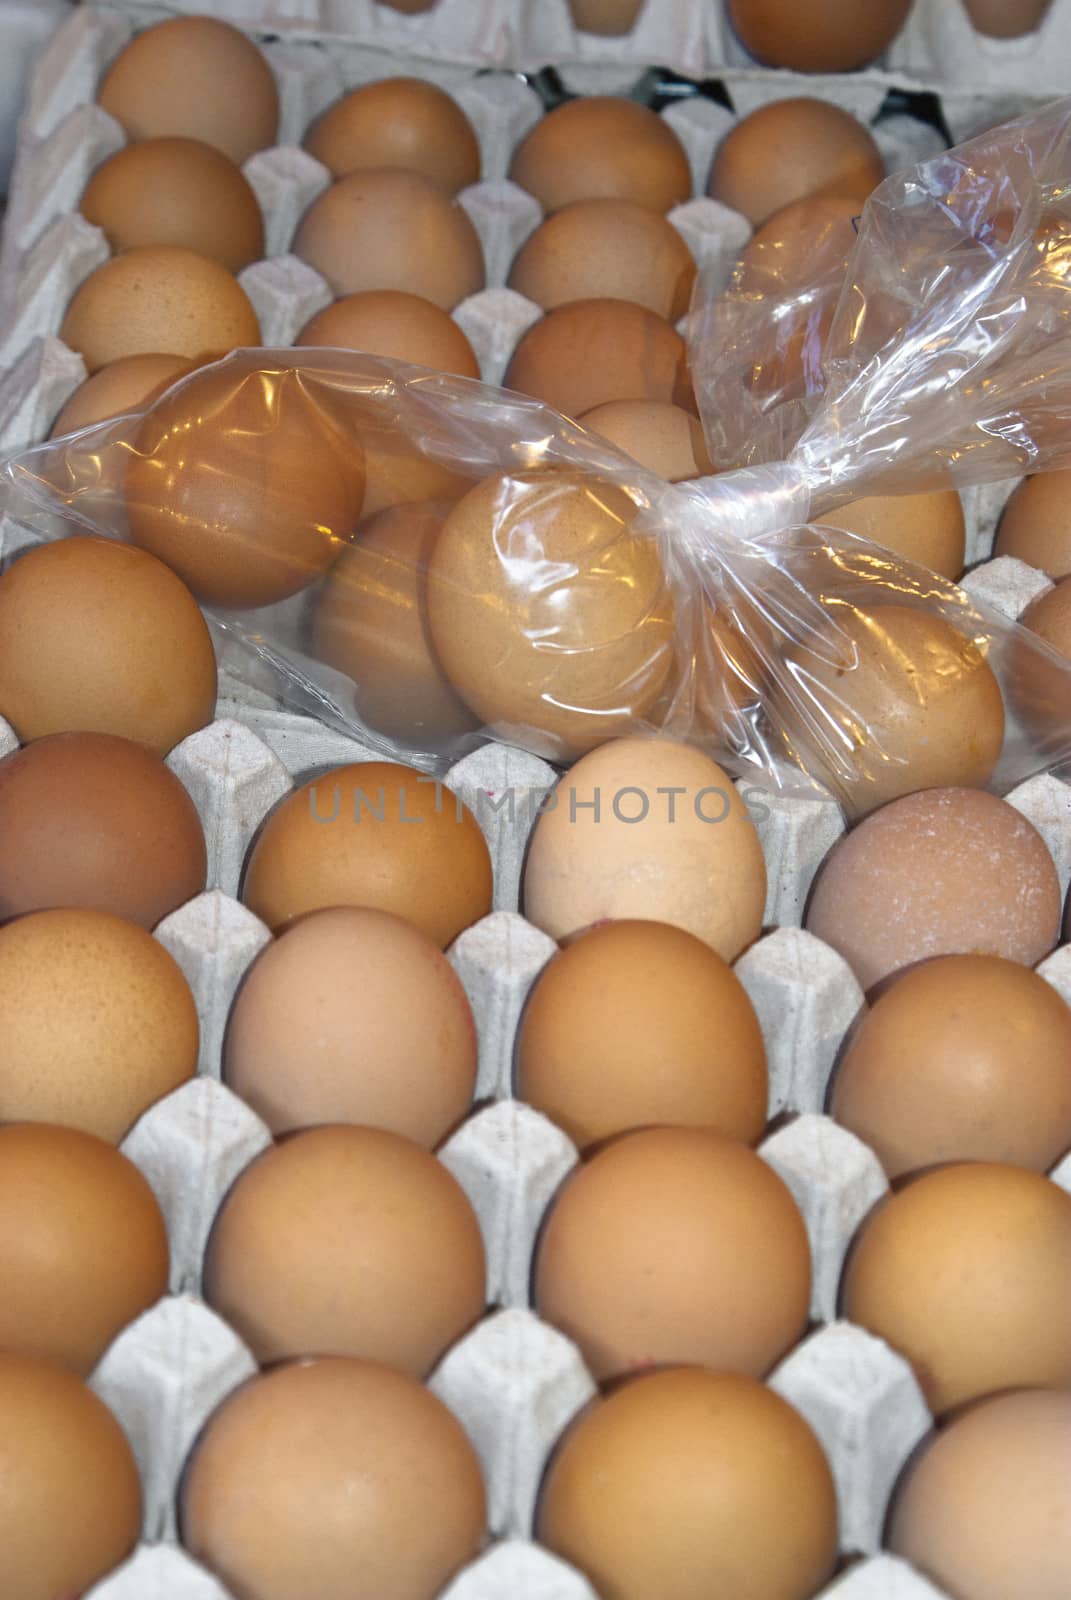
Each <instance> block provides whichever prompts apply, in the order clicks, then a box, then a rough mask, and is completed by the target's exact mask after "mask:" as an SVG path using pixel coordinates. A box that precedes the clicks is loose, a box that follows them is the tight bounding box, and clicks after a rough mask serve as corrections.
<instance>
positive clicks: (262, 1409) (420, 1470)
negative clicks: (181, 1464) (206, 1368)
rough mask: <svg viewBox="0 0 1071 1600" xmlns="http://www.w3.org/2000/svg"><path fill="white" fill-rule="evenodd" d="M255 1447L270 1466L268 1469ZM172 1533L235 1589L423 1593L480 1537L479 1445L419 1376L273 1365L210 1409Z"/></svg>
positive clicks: (427, 1597)
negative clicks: (357, 1586) (175, 1530)
mask: <svg viewBox="0 0 1071 1600" xmlns="http://www.w3.org/2000/svg"><path fill="white" fill-rule="evenodd" d="M266 1461H270V1462H271V1463H272V1470H271V1471H270V1472H266V1471H265V1470H264V1465H265V1462H266ZM181 1521H182V1538H183V1542H184V1544H185V1545H186V1547H187V1549H188V1550H189V1551H190V1552H191V1554H193V1555H194V1556H195V1557H196V1558H197V1559H198V1560H199V1561H202V1562H204V1564H205V1565H206V1566H207V1567H209V1568H210V1569H211V1570H212V1571H213V1572H216V1573H218V1574H219V1575H220V1577H221V1578H222V1579H223V1581H224V1582H225V1583H226V1584H227V1586H228V1589H229V1590H230V1592H231V1593H233V1594H236V1595H237V1594H241V1595H243V1596H244V1597H245V1600H291V1597H292V1596H294V1595H297V1594H302V1595H308V1596H310V1600H311V1596H313V1595H315V1596H316V1600H352V1597H353V1594H354V1581H355V1580H354V1575H355V1574H359V1575H360V1577H359V1582H360V1586H361V1592H362V1593H363V1594H364V1595H365V1596H367V1600H432V1596H434V1595H437V1594H439V1593H440V1592H441V1590H442V1587H443V1585H444V1584H445V1583H446V1582H447V1581H448V1579H449V1578H450V1577H451V1576H452V1574H453V1573H454V1572H455V1571H456V1570H457V1568H459V1567H461V1566H463V1565H464V1564H465V1563H466V1562H468V1561H470V1560H473V1559H474V1558H475V1557H476V1556H477V1555H478V1554H479V1550H480V1546H481V1544H482V1543H483V1539H484V1530H485V1527H486V1522H487V1507H486V1500H485V1495H484V1487H483V1479H482V1477H481V1474H480V1465H479V1461H478V1460H477V1457H476V1452H475V1451H474V1450H473V1448H472V1446H471V1444H470V1443H469V1441H468V1439H467V1438H466V1436H465V1433H464V1430H463V1429H462V1427H461V1424H460V1423H459V1422H458V1421H457V1420H456V1419H455V1417H454V1416H453V1414H452V1413H451V1412H449V1411H448V1410H447V1409H446V1407H445V1406H444V1405H443V1403H442V1401H441V1400H438V1399H437V1398H436V1397H435V1395H433V1394H432V1393H431V1392H430V1390H428V1389H425V1388H424V1387H423V1385H422V1384H419V1383H414V1381H413V1380H412V1378H407V1377H405V1376H404V1375H403V1374H402V1373H400V1372H391V1371H389V1370H388V1369H386V1368H385V1367H378V1366H375V1365H374V1364H373V1363H371V1362H366V1361H347V1360H334V1361H332V1360H327V1361H308V1362H301V1363H299V1364H297V1365H294V1366H287V1367H282V1368H279V1369H278V1370H276V1371H275V1372H271V1373H268V1374H267V1376H266V1377H260V1378H254V1379H253V1381H252V1382H251V1383H247V1384H244V1385H243V1386H242V1387H241V1388H240V1389H238V1390H237V1391H236V1392H235V1393H234V1394H232V1395H230V1396H229V1397H228V1398H227V1399H226V1400H225V1401H224V1402H223V1404H222V1405H221V1406H220V1408H219V1409H218V1410H217V1411H216V1412H215V1414H214V1415H213V1416H212V1417H211V1418H210V1419H209V1423H208V1426H207V1428H206V1429H205V1431H204V1432H203V1433H202V1434H201V1436H200V1438H199V1440H198V1441H197V1444H196V1445H195V1447H194V1452H193V1455H192V1457H191V1460H190V1464H189V1467H188V1470H187V1473H186V1477H185V1481H184V1483H183V1486H182V1497H181Z"/></svg>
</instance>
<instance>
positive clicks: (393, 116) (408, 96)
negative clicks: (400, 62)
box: [305, 77, 480, 194]
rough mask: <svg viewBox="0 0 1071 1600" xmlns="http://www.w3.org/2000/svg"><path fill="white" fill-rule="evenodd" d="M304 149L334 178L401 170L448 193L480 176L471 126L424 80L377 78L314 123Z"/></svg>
mask: <svg viewBox="0 0 1071 1600" xmlns="http://www.w3.org/2000/svg"><path fill="white" fill-rule="evenodd" d="M305 149H306V150H307V151H308V152H309V154H310V155H313V156H315V157H316V159H317V161H322V162H323V164H324V166H325V167H327V168H328V169H329V171H330V172H331V173H332V174H333V175H334V176H335V177H336V178H342V177H345V176H346V175H347V174H348V173H351V172H358V171H360V170H362V169H364V168H367V167H403V168H404V169H405V170H406V171H407V172H419V173H421V174H422V175H423V176H424V177H425V178H430V179H431V180H432V182H433V183H437V184H439V185H440V187H441V188H442V189H444V190H445V191H446V193H447V194H456V193H457V191H458V190H459V189H464V188H467V186H468V185H469V184H471V183H478V182H479V178H480V146H479V143H478V142H477V139H476V134H475V132H474V130H473V127H472V124H471V122H470V121H469V119H468V117H467V116H466V115H465V113H464V111H463V110H462V109H461V107H460V106H459V105H458V103H457V101H456V100H455V99H453V97H452V96H451V95H449V94H447V92H446V90H445V89H440V88H439V87H438V85H437V84H434V83H428V82H427V81H426V80H424V79H423V78H404V77H398V78H380V79H379V80H378V81H377V82H375V83H366V84H362V85H361V87H360V88H359V89H353V90H351V91H350V93H349V94H346V95H343V97H342V99H341V100H336V101H335V103H334V105H331V106H328V108H327V110H326V111H325V112H324V113H323V114H322V115H321V116H320V117H318V118H317V119H316V121H315V122H314V123H313V125H312V127H311V128H310V129H309V131H308V133H307V134H306V135H305Z"/></svg>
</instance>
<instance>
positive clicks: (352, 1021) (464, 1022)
mask: <svg viewBox="0 0 1071 1600" xmlns="http://www.w3.org/2000/svg"><path fill="white" fill-rule="evenodd" d="M3 941H4V934H3V931H2V930H0V995H2V975H3V964H2V956H3ZM355 974H360V981H359V983H358V984H356V985H355V984H354V975H355ZM223 1076H224V1078H225V1080H226V1082H227V1083H228V1084H229V1085H230V1087H231V1088H232V1089H233V1090H234V1092H235V1094H239V1095H241V1097H242V1099H243V1100H245V1101H246V1102H247V1103H248V1104H249V1105H251V1106H252V1108H253V1110H254V1111H255V1112H256V1113H257V1115H258V1116H259V1117H261V1118H262V1119H263V1121H264V1122H266V1123H267V1125H268V1127H269V1128H270V1129H271V1131H272V1133H273V1134H282V1133H289V1132H291V1131H292V1130H293V1129H295V1128H308V1127H312V1126H314V1125H316V1124H318V1123H325V1122H353V1123H362V1124H365V1125H367V1126H368V1127H372V1128H386V1129H387V1130H388V1131H390V1132H392V1133H400V1134H404V1135H405V1136H406V1137H407V1138H409V1139H413V1140H415V1142H416V1143H417V1144H422V1145H424V1146H426V1147H427V1148H429V1149H430V1148H432V1147H433V1146H434V1145H437V1144H438V1143H439V1141H440V1140H441V1139H444V1138H445V1137H446V1135H447V1134H448V1133H449V1132H450V1130H451V1129H452V1128H453V1127H454V1126H455V1125H456V1124H457V1123H458V1122H460V1121H461V1119H462V1117H463V1116H464V1115H465V1113H466V1112H467V1111H468V1109H469V1107H470V1105H471V1104H472V1095H473V1090H474V1088H475V1085H476V1027H475V1024H474V1022H473V1020H472V1012H471V1010H470V1008H469V1003H468V1000H467V998H466V996H465V991H464V989H463V988H462V987H461V983H460V980H459V979H458V978H457V976H456V974H455V973H454V969H453V968H452V967H451V966H450V963H449V962H448V961H447V960H446V958H445V957H444V956H443V955H442V954H441V953H440V951H439V949H438V946H436V945H434V944H432V942H431V940H430V939H428V938H426V937H425V936H424V935H423V934H422V933H419V932H418V931H417V929H416V928H414V927H413V926H412V925H411V924H410V923H408V922H403V921H402V919H401V918H400V917H394V916H391V915H390V914H389V913H388V912H386V911H372V910H368V909H367V908H358V907H356V906H338V907H335V908H334V909H329V910H325V911H313V912H310V913H309V915H308V916H304V917H302V918H300V920H299V921H298V922H296V923H295V924H294V926H293V927H292V928H290V929H289V930H288V931H287V932H286V933H285V934H284V935H283V937H282V938H281V939H277V940H275V941H274V942H273V943H272V944H270V945H268V946H267V948H266V949H265V950H264V951H262V952H261V954H260V955H259V956H258V957H257V960H256V961H255V962H254V963H253V966H252V968H251V969H250V971H249V972H248V973H247V975H246V978H245V981H244V983H243V984H242V987H241V989H240V990H239V991H238V997H237V999H236V1001H235V1003H234V1007H233V1009H232V1011H231V1016H230V1022H229V1024H228V1028H227V1040H226V1050H225V1055H224V1066H223Z"/></svg>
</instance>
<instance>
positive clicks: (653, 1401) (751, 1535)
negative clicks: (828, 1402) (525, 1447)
mask: <svg viewBox="0 0 1071 1600" xmlns="http://www.w3.org/2000/svg"><path fill="white" fill-rule="evenodd" d="M640 1507H642V1508H643V1513H642V1515H640V1514H639V1508H640ZM538 1531H539V1538H540V1541H541V1543H543V1544H545V1545H547V1546H548V1548H549V1549H551V1550H553V1551H554V1552H555V1553H556V1554H557V1555H560V1556H562V1557H564V1558H565V1560H567V1561H569V1562H571V1563H572V1565H573V1566H575V1567H577V1568H579V1569H580V1571H581V1572H584V1573H586V1575H587V1576H588V1577H589V1578H590V1579H591V1582H592V1583H593V1584H598V1586H599V1593H600V1594H601V1595H605V1596H606V1597H607V1600H652V1596H655V1595H657V1596H658V1600H712V1597H713V1596H715V1595H725V1596H729V1595H734V1596H743V1595H747V1596H748V1600H810V1597H811V1596H812V1595H814V1594H817V1592H818V1590H819V1588H820V1587H821V1585H822V1583H823V1582H824V1581H825V1579H826V1578H828V1576H829V1575H830V1573H831V1572H832V1570H833V1563H834V1561H835V1559H836V1554H837V1496H836V1490H835V1488H834V1484H833V1477H832V1474H831V1472H830V1470H829V1465H828V1463H827V1461H826V1458H825V1456H824V1455H823V1454H822V1449H821V1446H820V1445H819V1443H818V1440H817V1439H816V1438H815V1436H814V1434H813V1433H812V1431H811V1429H810V1428H809V1427H808V1425H807V1424H806V1422H804V1420H803V1418H802V1417H801V1416H800V1415H799V1413H798V1412H796V1411H794V1410H793V1409H792V1407H791V1406H790V1405H789V1404H788V1402H787V1401H786V1400H782V1399H781V1397H780V1395H778V1394H775V1393H774V1392H773V1390H772V1389H768V1388H767V1387H766V1386H765V1384H762V1383H756V1381H755V1380H754V1379H753V1378H747V1377H741V1376H739V1375H737V1374H733V1373H726V1372H703V1371H701V1370H700V1369H699V1368H697V1367H676V1368H671V1369H670V1370H668V1371H666V1372H653V1373H649V1374H647V1375H646V1376H644V1377H641V1378H635V1379H633V1380H632V1382H630V1383H625V1384H623V1385H622V1386H621V1387H620V1388H618V1389H615V1390H614V1391H613V1393H611V1394H610V1395H608V1396H607V1397H606V1398H605V1399H601V1400H597V1401H595V1403H594V1404H593V1405H592V1406H590V1407H589V1408H588V1410H586V1411H585V1412H583V1413H582V1414H581V1416H580V1418H579V1420H578V1421H577V1422H576V1423H575V1424H574V1425H573V1427H572V1428H571V1429H570V1430H569V1431H568V1432H567V1433H566V1435H565V1438H564V1439H563V1441H562V1442H561V1444H560V1445H559V1446H558V1450H557V1452H556V1454H555V1455H554V1456H553V1457H552V1458H551V1464H550V1470H549V1472H548V1473H547V1476H546V1479H545V1480H544V1484H543V1493H542V1498H541V1500H540V1505H539V1516H538Z"/></svg>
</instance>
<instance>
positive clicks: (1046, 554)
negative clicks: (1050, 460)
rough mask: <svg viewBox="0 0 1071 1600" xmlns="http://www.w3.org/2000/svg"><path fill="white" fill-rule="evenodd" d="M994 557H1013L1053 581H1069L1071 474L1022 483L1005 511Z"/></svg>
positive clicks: (1042, 476) (1054, 474)
mask: <svg viewBox="0 0 1071 1600" xmlns="http://www.w3.org/2000/svg"><path fill="white" fill-rule="evenodd" d="M993 554H994V555H998V556H1016V557H1017V558H1018V560H1020V561H1025V562H1026V564H1027V566H1029V567H1037V568H1039V570H1040V571H1042V572H1044V573H1045V575H1046V576H1047V577H1049V578H1052V579H1053V580H1057V579H1060V578H1068V577H1071V472H1039V473H1038V475H1037V476H1036V477H1034V478H1025V479H1024V480H1023V482H1022V483H1021V484H1020V485H1019V487H1018V488H1017V489H1016V490H1015V492H1014V494H1013V495H1012V496H1011V499H1010V500H1009V501H1008V503H1007V505H1006V506H1005V508H1004V514H1003V516H1002V517H1001V519H1000V525H999V527H998V528H997V540H996V544H995V545H994V547H993Z"/></svg>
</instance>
